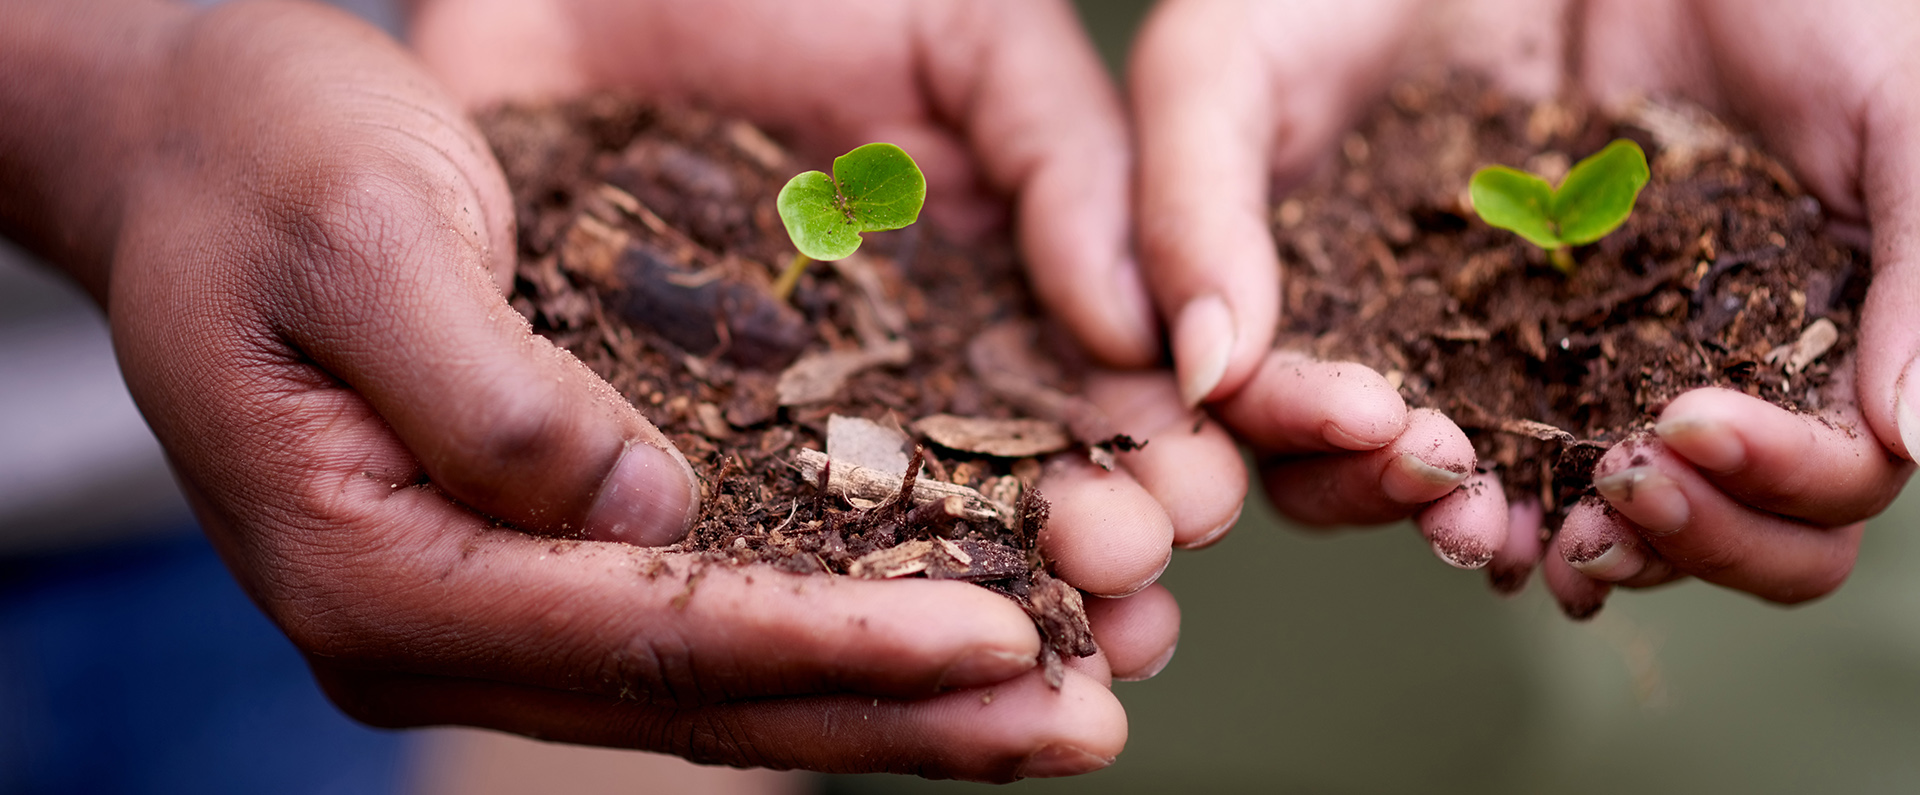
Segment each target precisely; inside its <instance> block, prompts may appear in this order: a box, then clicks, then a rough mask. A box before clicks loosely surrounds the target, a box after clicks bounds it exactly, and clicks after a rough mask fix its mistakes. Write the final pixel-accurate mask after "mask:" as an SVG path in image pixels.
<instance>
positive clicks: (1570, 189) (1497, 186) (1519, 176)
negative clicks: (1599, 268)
mask: <svg viewBox="0 0 1920 795" xmlns="http://www.w3.org/2000/svg"><path fill="white" fill-rule="evenodd" d="M1648 174H1649V172H1648V171H1647V155H1646V153H1645V152H1642V151H1640V145H1639V144H1636V143H1634V142H1632V141H1629V140H1626V139H1624V138H1622V139H1620V140H1618V141H1614V142H1613V143H1610V144H1607V148H1605V149H1602V150H1600V151H1599V152H1597V153H1595V154H1594V155H1593V156H1592V157H1589V158H1587V159H1585V160H1582V161H1580V162H1578V163H1575V164H1574V165H1573V168H1572V169H1571V170H1569V171H1568V172H1567V178H1566V179H1564V180H1561V181H1560V186H1559V187H1558V188H1556V187H1553V186H1552V185H1548V184H1547V181H1546V180H1544V179H1541V178H1540V177H1538V176H1535V175H1533V174H1529V173H1527V172H1525V171H1520V170H1517V169H1511V168H1507V167H1506V166H1487V167H1486V168H1483V169H1480V170H1479V171H1475V172H1473V180H1472V182H1471V183H1469V185H1468V194H1469V195H1471V196H1472V198H1473V211H1474V212H1476V213H1478V214H1479V215H1480V218H1481V219H1483V220H1485V221H1486V222H1487V223H1489V224H1492V225H1494V226H1497V227H1500V228H1501V229H1505V230H1507V231H1510V232H1513V233H1514V234H1517V235H1519V236H1521V237H1524V238H1526V239H1527V241H1528V242H1531V243H1533V244H1534V245H1536V246H1539V247H1541V248H1543V249H1546V250H1547V259H1548V260H1549V261H1550V262H1552V263H1553V267H1555V268H1558V269H1559V270H1560V272H1561V273H1569V274H1570V273H1572V272H1573V256H1572V254H1570V253H1569V252H1568V250H1569V249H1570V248H1572V247H1573V246H1580V245H1585V244H1587V243H1592V242H1593V241H1595V240H1599V239H1600V238H1603V237H1606V236H1607V234H1608V233H1610V232H1612V231H1613V230H1615V229H1617V228H1619V227H1620V225H1621V224H1622V223H1625V222H1626V220H1627V216H1629V215H1631V214H1632V213H1633V202H1634V199H1636V198H1638V197H1639V196H1640V188H1642V187H1643V186H1645V185H1646V184H1647V177H1648Z"/></svg>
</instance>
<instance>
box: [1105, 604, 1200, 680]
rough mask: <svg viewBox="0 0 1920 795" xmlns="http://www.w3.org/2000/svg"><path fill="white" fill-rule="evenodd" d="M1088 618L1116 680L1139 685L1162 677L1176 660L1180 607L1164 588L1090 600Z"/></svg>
mask: <svg viewBox="0 0 1920 795" xmlns="http://www.w3.org/2000/svg"><path fill="white" fill-rule="evenodd" d="M1087 618H1088V619H1089V620H1090V621H1091V622H1092V624H1093V637H1094V641H1095V642H1096V643H1098V644H1099V646H1100V650H1101V651H1102V652H1103V653H1104V654H1105V655H1106V657H1107V663H1108V664H1109V665H1110V666H1111V668H1112V671H1113V678H1115V679H1118V680H1121V681H1126V682H1137V681H1140V680H1144V679H1151V678H1153V677H1154V676H1155V675H1157V674H1159V673H1160V671H1161V670H1163V669H1165V668H1166V667H1167V664H1168V663H1169V662H1170V661H1171V660H1172V659H1173V653H1174V648H1175V646H1177V645H1178V643H1179V640H1180V605H1179V603H1178V602H1177V601H1175V600H1174V597H1173V593H1172V592H1171V591H1168V590H1167V588H1166V586H1163V585H1153V586H1150V587H1148V588H1146V589H1144V590H1142V591H1140V592H1139V593H1136V594H1134V595H1132V596H1128V597H1125V598H1119V599H1109V598H1099V597H1095V598H1092V599H1089V600H1087Z"/></svg>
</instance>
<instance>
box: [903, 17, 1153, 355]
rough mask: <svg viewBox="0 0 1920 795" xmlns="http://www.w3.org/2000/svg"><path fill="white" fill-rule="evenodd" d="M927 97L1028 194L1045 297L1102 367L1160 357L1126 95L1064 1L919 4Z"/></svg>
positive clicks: (1029, 224)
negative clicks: (1145, 274) (1134, 250)
mask: <svg viewBox="0 0 1920 795" xmlns="http://www.w3.org/2000/svg"><path fill="white" fill-rule="evenodd" d="M917 7H918V8H932V9H935V10H933V11H931V12H928V13H920V14H918V15H917V18H916V20H915V21H916V25H915V35H916V36H917V37H919V38H920V39H921V41H922V45H921V47H920V48H919V49H920V52H921V55H920V57H921V58H922V59H923V60H924V61H925V63H926V66H927V74H926V79H927V90H928V92H929V94H930V95H931V96H930V97H929V98H930V99H931V100H932V101H933V102H934V103H936V105H938V106H939V112H940V115H941V116H943V117H945V118H950V119H956V120H959V121H958V124H959V126H961V127H962V128H963V129H964V131H965V133H966V137H967V139H968V141H969V142H970V144H971V146H972V149H973V152H974V155H975V156H976V157H977V158H978V160H979V162H980V164H981V166H982V167H983V169H984V171H985V174H986V177H987V178H988V179H989V180H990V181H991V182H992V183H993V184H994V186H995V187H996V188H999V189H1000V190H1001V191H1003V192H1005V193H1007V194H1009V195H1011V196H1013V197H1015V198H1016V200H1017V201H1016V204H1015V206H1016V208H1017V211H1018V213H1019V216H1018V225H1017V229H1016V231H1017V233H1018V235H1019V240H1020V247H1021V250H1022V251H1023V253H1025V255H1026V257H1027V260H1028V262H1029V264H1030V266H1031V267H1030V268H1029V275H1030V277H1031V278H1032V281H1033V287H1034V291H1035V292H1037V293H1038V294H1039V296H1040V299H1041V301H1042V302H1043V303H1045V304H1046V306H1047V308H1048V309H1049V310H1050V311H1052V312H1053V314H1055V315H1057V316H1058V317H1059V318H1060V319H1061V320H1062V321H1064V322H1065V323H1066V325H1067V326H1068V328H1069V329H1071V330H1072V331H1073V332H1074V333H1075V335H1076V336H1077V337H1078V338H1079V340H1080V342H1081V344H1082V345H1083V346H1085V347H1086V348H1087V350H1088V351H1089V352H1091V353H1092V354H1094V355H1095V356H1096V357H1098V358H1100V359H1101V360H1102V361H1104V362H1106V363H1108V364H1112V365H1116V366H1127V367H1142V366H1146V365H1149V364H1152V363H1153V361H1154V359H1155V358H1156V357H1157V355H1158V353H1159V344H1158V342H1157V340H1156V339H1155V324H1154V317H1153V307H1152V305H1151V303H1150V302H1149V300H1148V298H1147V292H1146V287H1145V285H1144V283H1143V282H1142V280H1141V277H1140V273H1139V267H1138V265H1137V264H1136V262H1135V261H1134V259H1133V257H1132V256H1131V254H1130V253H1129V250H1128V249H1129V246H1128V242H1129V241H1128V239H1127V225H1128V208H1127V197H1128V195H1129V191H1128V179H1129V176H1130V175H1129V170H1130V167H1131V164H1130V162H1129V152H1128V147H1129V145H1130V142H1129V140H1128V137H1127V130H1126V119H1125V117H1124V116H1123V115H1122V113H1121V110H1120V98H1119V94H1118V92H1117V91H1116V90H1115V88H1114V86H1113V82H1112V80H1111V79H1110V78H1109V77H1108V75H1107V73H1106V70H1105V68H1103V67H1102V66H1101V64H1100V60H1099V58H1098V56H1097V55H1096V54H1095V52H1094V49H1093V44H1092V42H1091V41H1089V40H1088V39H1087V35H1086V32H1085V31H1084V30H1083V29H1082V28H1081V26H1080V24H1079V21H1078V20H1077V19H1076V18H1075V16H1074V12H1073V9H1072V8H1071V7H1070V6H1069V5H1068V4H1067V3H1065V2H1060V0H1048V1H1047V2H1035V1H1034V0H1011V1H1010V2H997V3H994V2H980V1H979V0H961V2H954V3H946V4H940V5H929V4H920V5H919V6H917Z"/></svg>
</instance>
